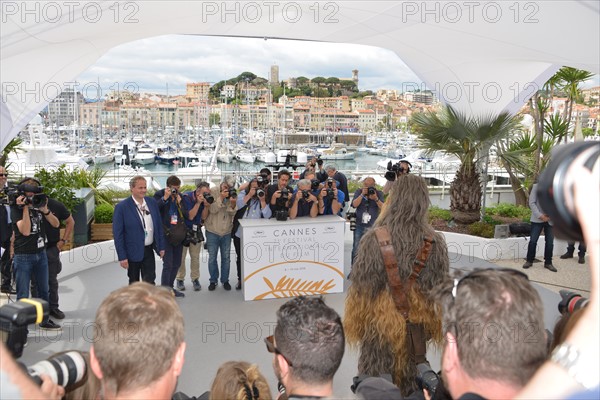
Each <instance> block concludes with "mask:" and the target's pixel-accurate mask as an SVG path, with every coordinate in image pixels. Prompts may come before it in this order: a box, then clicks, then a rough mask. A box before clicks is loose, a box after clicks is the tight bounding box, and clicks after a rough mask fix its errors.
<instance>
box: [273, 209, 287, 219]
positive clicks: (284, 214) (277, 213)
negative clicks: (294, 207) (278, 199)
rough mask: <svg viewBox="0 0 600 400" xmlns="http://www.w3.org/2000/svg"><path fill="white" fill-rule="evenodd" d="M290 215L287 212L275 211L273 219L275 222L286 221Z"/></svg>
mask: <svg viewBox="0 0 600 400" xmlns="http://www.w3.org/2000/svg"><path fill="white" fill-rule="evenodd" d="M289 215H290V213H289V211H288V210H278V211H275V219H276V220H277V221H287V219H288V217H289Z"/></svg>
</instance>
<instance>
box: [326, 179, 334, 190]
mask: <svg viewBox="0 0 600 400" xmlns="http://www.w3.org/2000/svg"><path fill="white" fill-rule="evenodd" d="M327 187H328V188H332V187H333V178H327Z"/></svg>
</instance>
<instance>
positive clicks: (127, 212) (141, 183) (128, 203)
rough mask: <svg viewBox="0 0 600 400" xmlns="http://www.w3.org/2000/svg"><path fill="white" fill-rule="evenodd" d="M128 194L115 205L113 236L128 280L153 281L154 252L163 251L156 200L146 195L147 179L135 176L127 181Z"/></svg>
mask: <svg viewBox="0 0 600 400" xmlns="http://www.w3.org/2000/svg"><path fill="white" fill-rule="evenodd" d="M129 188H130V189H131V197H128V198H127V199H125V200H123V201H122V202H120V203H119V204H117V206H116V207H115V213H114V215H113V236H114V239H115V248H116V249H117V256H118V258H119V264H121V267H123V268H125V269H126V270H127V276H128V277H129V284H132V283H133V282H137V281H139V280H140V274H141V277H142V280H143V281H144V282H148V283H151V284H152V285H154V280H155V279H156V265H155V262H154V253H153V251H156V252H157V253H158V255H160V257H161V258H162V257H163V255H164V254H165V238H164V235H163V228H162V224H161V220H160V213H159V211H158V206H157V204H156V201H155V200H154V199H153V198H152V197H146V190H147V188H146V179H145V178H144V177H143V176H139V175H138V176H134V177H133V178H131V181H130V182H129Z"/></svg>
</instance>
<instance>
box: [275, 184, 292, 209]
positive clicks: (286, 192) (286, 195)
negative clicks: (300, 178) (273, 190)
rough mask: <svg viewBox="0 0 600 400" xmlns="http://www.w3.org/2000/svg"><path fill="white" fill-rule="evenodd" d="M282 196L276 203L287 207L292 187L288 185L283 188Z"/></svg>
mask: <svg viewBox="0 0 600 400" xmlns="http://www.w3.org/2000/svg"><path fill="white" fill-rule="evenodd" d="M280 192H281V196H280V197H279V198H278V199H277V201H276V204H277V205H278V206H280V207H285V206H286V205H287V201H288V200H289V198H290V189H289V188H288V187H287V186H286V187H284V188H283V189H281V191H280Z"/></svg>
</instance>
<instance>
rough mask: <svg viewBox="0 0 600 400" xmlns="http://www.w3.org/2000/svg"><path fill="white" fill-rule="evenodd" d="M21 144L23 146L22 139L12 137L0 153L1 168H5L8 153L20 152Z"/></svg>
mask: <svg viewBox="0 0 600 400" xmlns="http://www.w3.org/2000/svg"><path fill="white" fill-rule="evenodd" d="M21 144H23V139H21V138H19V137H14V138H13V139H12V140H11V141H10V142H8V144H7V145H6V147H5V148H3V149H2V152H0V165H1V166H3V167H6V166H7V165H6V163H7V161H8V155H9V154H10V153H15V154H17V152H18V151H19V150H21Z"/></svg>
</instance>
